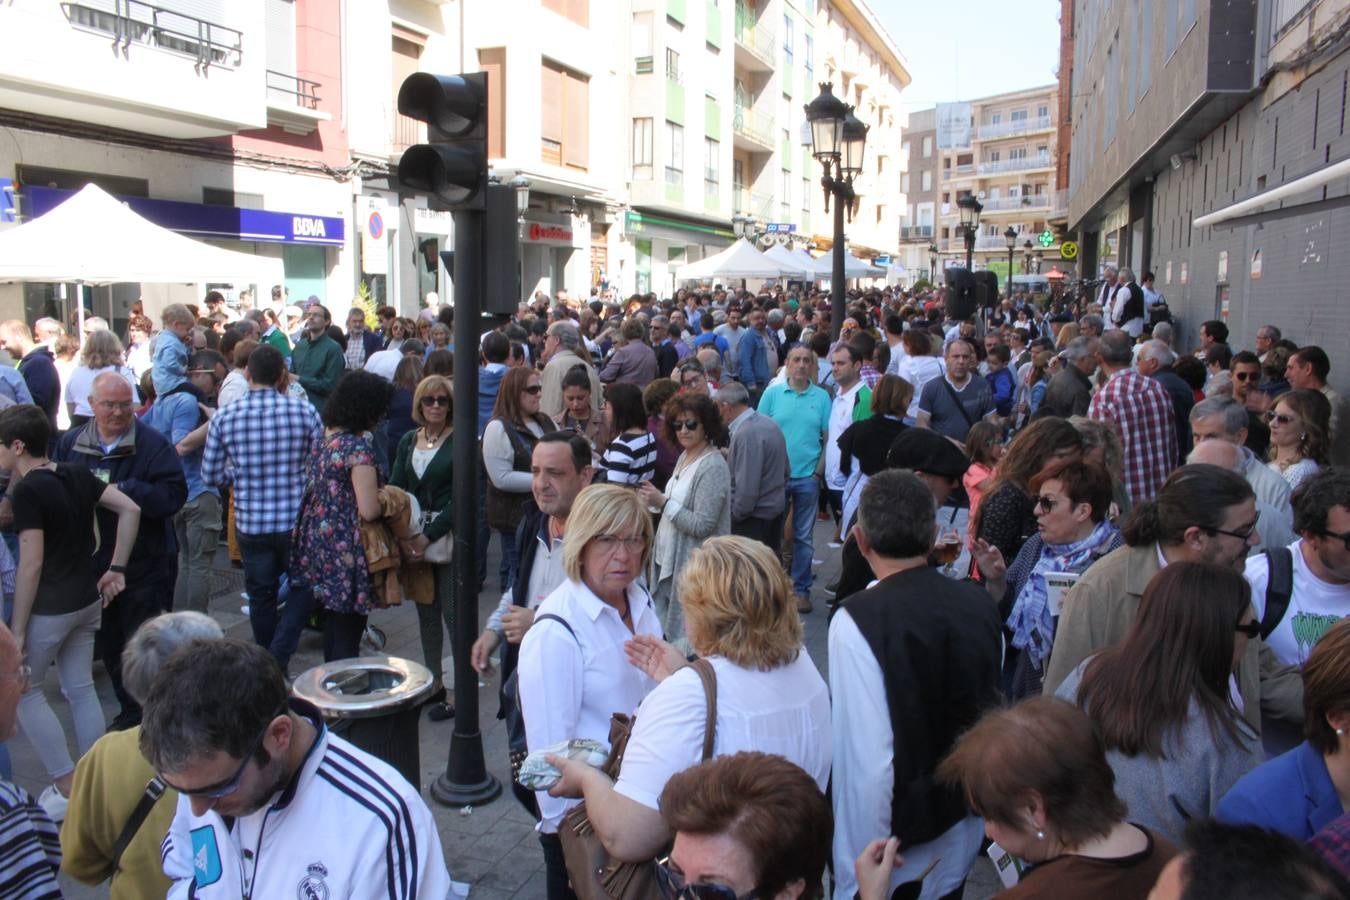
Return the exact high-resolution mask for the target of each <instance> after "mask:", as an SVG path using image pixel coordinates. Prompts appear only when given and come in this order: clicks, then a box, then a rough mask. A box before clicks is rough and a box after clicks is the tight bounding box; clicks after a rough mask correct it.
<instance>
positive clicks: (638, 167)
mask: <svg viewBox="0 0 1350 900" xmlns="http://www.w3.org/2000/svg"><path fill="white" fill-rule="evenodd" d="M633 180H634V181H651V180H652V120H651V119H650V118H647V119H634V120H633Z"/></svg>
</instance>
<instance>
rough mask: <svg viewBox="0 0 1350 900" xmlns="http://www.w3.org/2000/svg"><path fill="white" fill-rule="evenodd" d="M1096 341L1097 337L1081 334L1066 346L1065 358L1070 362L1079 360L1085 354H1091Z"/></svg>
mask: <svg viewBox="0 0 1350 900" xmlns="http://www.w3.org/2000/svg"><path fill="white" fill-rule="evenodd" d="M1096 341H1097V339H1096V338H1093V337H1085V336H1080V337H1076V338H1074V339H1073V340H1071V341H1069V343H1068V346H1066V347H1065V348H1064V358H1065V359H1067V360H1068V361H1069V362H1078V360H1080V359H1082V358H1083V357H1085V356H1091V355H1092V351H1093V350H1094V349H1095V348H1094V346H1093V345H1094V344H1095V343H1096Z"/></svg>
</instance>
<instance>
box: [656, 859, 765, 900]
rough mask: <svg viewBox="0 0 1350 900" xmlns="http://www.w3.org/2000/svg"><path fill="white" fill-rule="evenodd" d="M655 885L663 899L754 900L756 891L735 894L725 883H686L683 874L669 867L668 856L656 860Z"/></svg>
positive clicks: (756, 894) (757, 894)
mask: <svg viewBox="0 0 1350 900" xmlns="http://www.w3.org/2000/svg"><path fill="white" fill-rule="evenodd" d="M656 886H657V887H658V888H659V889H660V891H661V896H662V897H664V898H665V900H755V898H757V897H758V896H759V892H758V891H750V892H748V893H745V894H737V893H736V889H735V888H733V887H730V886H729V885H725V884H705V883H696V884H686V883H685V880H684V876H683V875H682V874H680V873H679V872H676V871H674V870H672V869H671V868H670V858H669V857H667V858H666V859H660V860H657V861H656Z"/></svg>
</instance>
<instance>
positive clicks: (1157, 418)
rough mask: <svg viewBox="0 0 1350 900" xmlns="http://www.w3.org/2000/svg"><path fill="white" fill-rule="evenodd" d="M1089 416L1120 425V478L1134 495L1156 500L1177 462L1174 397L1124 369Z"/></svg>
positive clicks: (1135, 498) (1094, 400) (1140, 499)
mask: <svg viewBox="0 0 1350 900" xmlns="http://www.w3.org/2000/svg"><path fill="white" fill-rule="evenodd" d="M1088 416H1090V417H1091V418H1093V419H1096V420H1098V421H1101V422H1110V423H1111V424H1113V425H1115V427H1116V433H1117V434H1118V435H1120V443H1121V447H1122V449H1123V450H1124V451H1125V454H1124V456H1125V460H1124V465H1123V471H1122V472H1121V478H1122V479H1123V480H1124V482H1125V490H1126V492H1128V493H1129V495H1130V499H1131V500H1132V501H1133V502H1134V503H1136V504H1139V503H1143V502H1145V501H1146V500H1152V499H1153V498H1154V497H1156V496H1157V494H1158V491H1159V489H1161V488H1162V485H1163V482H1164V481H1166V480H1167V476H1168V475H1169V474H1171V472H1172V469H1174V468H1176V465H1177V429H1176V419H1175V417H1174V416H1173V414H1172V400H1171V398H1170V397H1168V396H1167V391H1166V389H1165V388H1163V386H1162V385H1160V384H1158V382H1156V381H1154V380H1153V379H1152V378H1145V377H1144V376H1143V375H1140V374H1139V373H1138V372H1136V371H1134V370H1133V369H1122V370H1121V371H1119V372H1117V373H1116V374H1114V375H1112V376H1111V380H1110V381H1108V382H1106V384H1105V385H1103V387H1102V389H1101V390H1100V391H1098V392H1097V393H1096V395H1095V396H1094V397H1093V398H1092V402H1091V404H1089V405H1088Z"/></svg>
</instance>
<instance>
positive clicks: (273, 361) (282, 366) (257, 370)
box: [248, 343, 286, 387]
mask: <svg viewBox="0 0 1350 900" xmlns="http://www.w3.org/2000/svg"><path fill="white" fill-rule="evenodd" d="M285 372H286V357H284V356H282V355H281V351H280V350H278V349H277V348H276V347H273V346H272V345H271V344H267V343H264V344H260V345H259V346H258V347H257V348H255V349H254V351H253V352H252V353H250V354H249V355H248V380H249V381H251V382H253V383H254V384H261V385H266V386H267V387H276V386H277V383H278V382H280V381H281V376H282V375H284V374H285Z"/></svg>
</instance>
